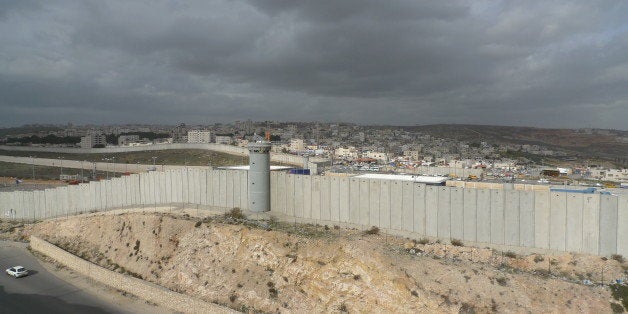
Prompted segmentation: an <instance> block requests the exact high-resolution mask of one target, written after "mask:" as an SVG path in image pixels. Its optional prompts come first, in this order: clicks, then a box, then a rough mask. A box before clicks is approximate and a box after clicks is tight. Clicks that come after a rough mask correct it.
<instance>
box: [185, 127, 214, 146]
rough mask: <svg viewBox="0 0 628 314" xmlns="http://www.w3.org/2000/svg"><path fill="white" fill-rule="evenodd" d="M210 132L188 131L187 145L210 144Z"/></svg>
mask: <svg viewBox="0 0 628 314" xmlns="http://www.w3.org/2000/svg"><path fill="white" fill-rule="evenodd" d="M211 140H212V137H211V132H210V131H207V130H191V131H188V143H203V144H206V143H211Z"/></svg>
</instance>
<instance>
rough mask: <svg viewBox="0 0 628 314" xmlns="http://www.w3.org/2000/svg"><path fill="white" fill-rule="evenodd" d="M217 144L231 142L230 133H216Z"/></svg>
mask: <svg viewBox="0 0 628 314" xmlns="http://www.w3.org/2000/svg"><path fill="white" fill-rule="evenodd" d="M216 144H225V145H230V144H231V136H230V135H216Z"/></svg>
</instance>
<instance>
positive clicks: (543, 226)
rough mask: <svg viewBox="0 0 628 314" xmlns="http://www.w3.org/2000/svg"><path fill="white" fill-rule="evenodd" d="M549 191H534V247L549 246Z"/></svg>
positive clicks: (545, 247)
mask: <svg viewBox="0 0 628 314" xmlns="http://www.w3.org/2000/svg"><path fill="white" fill-rule="evenodd" d="M550 204H551V202H550V193H549V191H535V192H534V243H535V247H538V248H544V249H547V248H549V247H550V244H549V238H550V216H551V215H550V212H551V211H550Z"/></svg>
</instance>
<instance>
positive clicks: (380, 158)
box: [364, 151, 389, 162]
mask: <svg viewBox="0 0 628 314" xmlns="http://www.w3.org/2000/svg"><path fill="white" fill-rule="evenodd" d="M364 157H366V158H373V159H377V160H378V161H380V162H388V160H389V158H388V157H389V156H388V154H386V153H382V152H371V151H369V152H366V154H365V156H364Z"/></svg>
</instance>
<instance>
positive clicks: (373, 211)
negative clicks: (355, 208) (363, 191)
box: [368, 179, 381, 226]
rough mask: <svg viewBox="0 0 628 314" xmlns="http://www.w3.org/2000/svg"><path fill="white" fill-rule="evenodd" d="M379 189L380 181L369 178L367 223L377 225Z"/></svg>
mask: <svg viewBox="0 0 628 314" xmlns="http://www.w3.org/2000/svg"><path fill="white" fill-rule="evenodd" d="M380 190H381V181H380V180H376V179H371V180H369V191H368V202H369V224H370V225H372V226H379V225H380V221H379V207H380V206H379V197H380V195H379V194H380Z"/></svg>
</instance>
